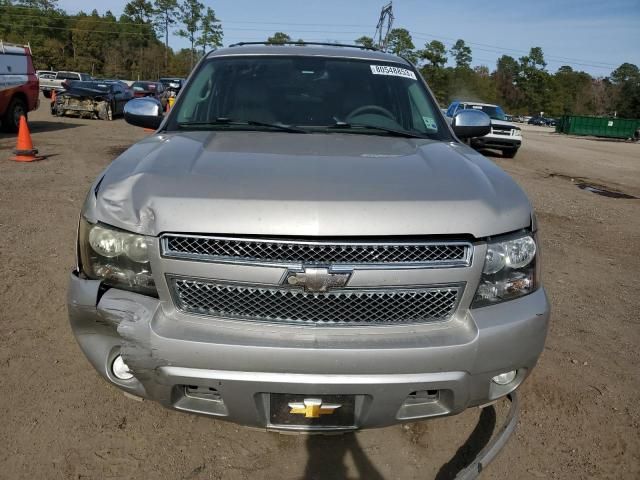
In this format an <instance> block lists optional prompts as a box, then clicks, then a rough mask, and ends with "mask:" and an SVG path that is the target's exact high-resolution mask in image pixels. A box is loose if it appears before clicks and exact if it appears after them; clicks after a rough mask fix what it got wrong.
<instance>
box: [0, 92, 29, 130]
mask: <svg viewBox="0 0 640 480" xmlns="http://www.w3.org/2000/svg"><path fill="white" fill-rule="evenodd" d="M23 115H24V117H25V119H26V118H27V106H26V105H25V104H24V102H23V101H22V100H21V99H19V98H14V99H12V100H11V102H10V103H9V108H7V111H6V112H5V114H4V116H3V117H2V119H1V120H2V129H3V130H4V131H5V132H9V133H16V132H17V131H18V127H19V126H20V117H21V116H23Z"/></svg>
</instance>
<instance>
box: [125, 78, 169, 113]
mask: <svg viewBox="0 0 640 480" xmlns="http://www.w3.org/2000/svg"><path fill="white" fill-rule="evenodd" d="M131 90H133V95H134V96H135V97H136V98H139V97H151V98H156V99H158V100H159V101H160V102H161V103H162V107H163V108H166V106H167V102H168V95H167V93H168V92H166V90H165V87H164V85H163V84H162V83H161V82H133V83H132V84H131Z"/></svg>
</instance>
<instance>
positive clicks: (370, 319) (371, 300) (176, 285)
mask: <svg viewBox="0 0 640 480" xmlns="http://www.w3.org/2000/svg"><path fill="white" fill-rule="evenodd" d="M169 281H170V284H171V288H172V291H173V297H174V301H175V303H176V306H177V307H178V308H179V309H180V310H183V311H185V312H190V313H197V314H201V315H211V316H216V317H222V318H236V319H243V320H252V321H264V322H276V323H278V322H280V323H295V324H337V325H374V324H375V325H383V324H399V323H427V322H438V321H444V320H446V319H448V318H449V317H450V316H451V315H452V314H453V312H454V311H455V308H456V306H457V303H458V299H459V297H460V295H461V292H462V287H461V286H460V285H453V286H446V287H431V288H416V289H379V290H358V291H349V290H339V291H333V292H328V293H307V292H304V291H303V290H298V289H290V288H262V287H248V286H241V285H230V284H223V283H217V282H209V281H203V280H184V279H178V278H171V279H169Z"/></svg>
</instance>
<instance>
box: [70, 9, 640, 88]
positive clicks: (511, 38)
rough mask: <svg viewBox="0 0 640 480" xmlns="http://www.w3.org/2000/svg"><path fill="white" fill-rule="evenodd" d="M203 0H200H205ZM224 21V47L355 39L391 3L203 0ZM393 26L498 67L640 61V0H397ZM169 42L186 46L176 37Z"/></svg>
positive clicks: (591, 66)
mask: <svg viewBox="0 0 640 480" xmlns="http://www.w3.org/2000/svg"><path fill="white" fill-rule="evenodd" d="M201 1H203V0H201ZM126 3H127V0H100V1H98V0H59V6H60V7H61V8H63V9H65V10H67V11H68V12H69V13H77V12H78V11H80V10H84V11H85V12H90V11H92V10H93V9H94V8H95V9H96V10H98V11H99V12H100V13H104V12H105V11H107V10H111V11H112V12H113V13H114V14H115V15H116V16H119V15H120V13H121V12H122V10H123V8H124V5H125V4H126ZM203 3H204V4H205V6H209V7H211V8H213V9H214V10H215V12H216V15H217V17H218V18H219V19H220V20H221V21H222V27H223V30H224V44H225V45H229V44H232V43H235V42H241V41H262V40H266V38H267V37H268V36H270V35H272V34H273V33H274V32H276V31H283V32H285V33H288V34H289V35H290V36H291V37H292V38H293V39H298V38H302V39H304V40H307V41H339V42H341V43H342V42H343V43H353V41H354V40H355V39H356V38H358V37H360V36H362V35H368V36H373V34H374V32H375V27H376V24H377V22H378V17H379V15H380V9H381V7H382V6H383V5H384V4H385V3H386V0H378V1H374V0H322V1H317V0H316V1H313V2H312V1H311V0H306V1H305V0H270V1H268V2H267V1H265V0H204V1H203ZM393 12H394V16H395V21H394V27H403V28H406V29H408V30H409V31H410V32H411V34H412V37H413V42H414V44H415V45H416V48H422V47H423V46H424V44H425V43H426V42H429V41H431V40H434V39H436V40H440V41H442V42H443V43H444V44H445V45H446V46H447V48H450V47H451V45H452V44H453V43H454V42H455V40H456V39H458V38H462V39H464V40H465V42H467V44H468V45H469V46H470V47H471V49H472V54H473V62H472V63H473V65H474V66H476V65H487V66H489V67H490V69H494V68H495V63H496V60H497V58H498V57H500V56H501V55H503V54H506V55H511V56H513V57H515V58H518V57H520V56H522V55H526V54H527V53H528V51H529V49H530V48H531V47H534V46H539V47H542V50H543V52H544V54H545V59H546V61H547V64H548V66H547V68H548V69H549V70H550V71H551V72H554V71H555V70H557V69H558V67H560V66H561V65H570V66H572V67H573V68H574V69H575V70H583V71H586V72H589V73H590V74H592V75H594V76H607V75H609V74H610V73H611V71H612V70H613V69H615V68H616V67H618V66H619V65H620V64H622V63H624V62H629V63H633V64H636V65H638V66H640V0H529V1H518V0H510V1H509V0H500V1H495V0H484V1H478V0H457V1H456V0H448V1H447V0H394V1H393ZM170 46H171V47H172V48H174V49H179V48H183V47H186V46H187V42H186V41H185V39H182V38H179V37H176V36H172V37H171V38H170Z"/></svg>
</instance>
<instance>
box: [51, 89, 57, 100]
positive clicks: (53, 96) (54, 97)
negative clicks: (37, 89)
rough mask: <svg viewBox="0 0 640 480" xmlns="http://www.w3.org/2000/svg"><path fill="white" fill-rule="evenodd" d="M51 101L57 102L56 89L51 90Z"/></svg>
mask: <svg viewBox="0 0 640 480" xmlns="http://www.w3.org/2000/svg"><path fill="white" fill-rule="evenodd" d="M51 103H56V91H55V90H51Z"/></svg>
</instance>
